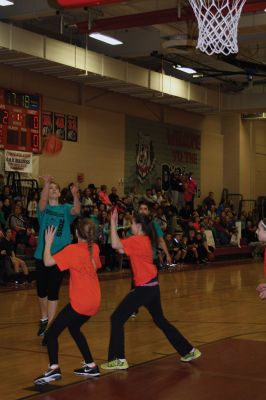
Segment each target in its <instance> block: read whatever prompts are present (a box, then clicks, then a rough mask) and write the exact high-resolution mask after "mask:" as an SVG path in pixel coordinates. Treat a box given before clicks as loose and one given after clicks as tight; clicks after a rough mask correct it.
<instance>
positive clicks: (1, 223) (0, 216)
mask: <svg viewBox="0 0 266 400" xmlns="http://www.w3.org/2000/svg"><path fill="white" fill-rule="evenodd" d="M5 226H6V220H5V214H4V212H3V202H2V200H0V228H5Z"/></svg>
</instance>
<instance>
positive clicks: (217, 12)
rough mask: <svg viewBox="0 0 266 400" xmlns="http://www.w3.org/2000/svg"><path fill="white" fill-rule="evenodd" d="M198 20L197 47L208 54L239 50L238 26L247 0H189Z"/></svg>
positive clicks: (225, 53)
mask: <svg viewBox="0 0 266 400" xmlns="http://www.w3.org/2000/svg"><path fill="white" fill-rule="evenodd" d="M188 1H189V3H190V5H191V7H192V8H193V11H194V14H195V16H196V18H197V21H198V28H199V37H198V43H197V49H200V50H201V51H203V52H204V53H207V54H208V55H211V54H214V53H216V54H220V53H222V54H224V55H228V54H231V53H237V52H238V44H237V28H238V22H239V18H240V15H241V11H242V8H243V6H244V4H245V2H246V0H188Z"/></svg>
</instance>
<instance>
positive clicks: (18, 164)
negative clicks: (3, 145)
mask: <svg viewBox="0 0 266 400" xmlns="http://www.w3.org/2000/svg"><path fill="white" fill-rule="evenodd" d="M5 171H6V172H9V171H18V172H26V173H32V153H27V152H24V151H15V150H5Z"/></svg>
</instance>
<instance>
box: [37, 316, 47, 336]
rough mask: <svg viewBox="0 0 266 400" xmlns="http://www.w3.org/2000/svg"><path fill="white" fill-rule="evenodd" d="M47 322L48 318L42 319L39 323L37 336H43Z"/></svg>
mask: <svg viewBox="0 0 266 400" xmlns="http://www.w3.org/2000/svg"><path fill="white" fill-rule="evenodd" d="M47 324H48V318H47V319H45V320H42V319H40V323H39V330H38V332H37V336H43V335H44V332H45V330H46V328H47Z"/></svg>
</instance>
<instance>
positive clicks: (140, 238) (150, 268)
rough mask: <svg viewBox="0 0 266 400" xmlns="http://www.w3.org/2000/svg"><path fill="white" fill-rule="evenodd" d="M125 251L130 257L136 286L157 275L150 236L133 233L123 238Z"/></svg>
mask: <svg viewBox="0 0 266 400" xmlns="http://www.w3.org/2000/svg"><path fill="white" fill-rule="evenodd" d="M121 243H122V245H123V248H124V252H125V253H126V255H127V256H128V257H129V258H130V262H131V267H132V271H133V280H134V283H135V285H136V286H141V285H144V284H145V283H148V282H149V281H150V280H151V279H153V278H155V277H156V276H157V268H156V267H155V265H154V264H153V251H152V245H151V241H150V239H149V238H148V236H144V235H133V236H130V237H128V238H127V239H122V240H121Z"/></svg>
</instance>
